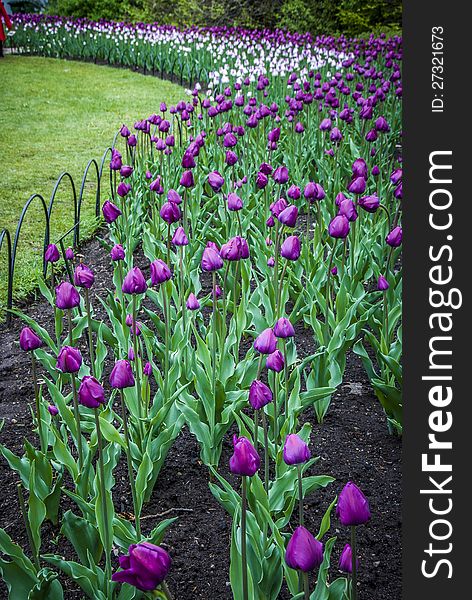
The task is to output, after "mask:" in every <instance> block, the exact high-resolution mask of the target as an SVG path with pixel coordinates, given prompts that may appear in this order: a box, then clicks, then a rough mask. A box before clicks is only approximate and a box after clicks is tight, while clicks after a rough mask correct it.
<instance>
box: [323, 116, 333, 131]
mask: <svg viewBox="0 0 472 600" xmlns="http://www.w3.org/2000/svg"><path fill="white" fill-rule="evenodd" d="M332 126H333V124H332V123H331V119H323V120H322V121H321V123H320V130H321V131H329V130H330V129H331V127H332Z"/></svg>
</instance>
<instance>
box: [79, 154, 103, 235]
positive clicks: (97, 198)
mask: <svg viewBox="0 0 472 600" xmlns="http://www.w3.org/2000/svg"><path fill="white" fill-rule="evenodd" d="M92 165H93V166H94V167H95V174H96V176H97V187H96V189H95V216H96V217H98V215H99V214H100V182H101V177H100V170H99V168H98V163H97V161H96V160H95V159H94V158H92V159H90V160H89V161H88V163H87V166H86V167H85V170H84V174H83V175H82V182H81V184H80V190H79V199H78V203H77V220H76V232H77V242H78V241H79V240H80V214H81V209H82V201H83V196H84V191H85V184H86V183H87V176H88V174H89V171H90V167H91V166H92Z"/></svg>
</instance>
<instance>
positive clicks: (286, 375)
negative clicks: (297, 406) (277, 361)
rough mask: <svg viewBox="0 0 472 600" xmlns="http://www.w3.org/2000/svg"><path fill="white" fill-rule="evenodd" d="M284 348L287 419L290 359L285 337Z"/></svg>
mask: <svg viewBox="0 0 472 600" xmlns="http://www.w3.org/2000/svg"><path fill="white" fill-rule="evenodd" d="M282 344H283V350H284V380H285V409H284V410H285V420H287V419H288V361H287V341H286V340H285V338H284V339H283V342H282Z"/></svg>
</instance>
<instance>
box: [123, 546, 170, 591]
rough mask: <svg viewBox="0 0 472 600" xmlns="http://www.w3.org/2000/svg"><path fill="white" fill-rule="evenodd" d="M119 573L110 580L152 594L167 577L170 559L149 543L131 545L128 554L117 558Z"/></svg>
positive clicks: (162, 551)
mask: <svg viewBox="0 0 472 600" xmlns="http://www.w3.org/2000/svg"><path fill="white" fill-rule="evenodd" d="M119 562H120V567H121V569H122V570H121V571H117V572H116V573H113V575H112V580H113V581H117V582H119V583H127V584H129V585H132V586H133V587H135V588H137V589H138V590H141V591H142V592H152V591H154V590H155V589H156V588H157V587H158V585H160V584H161V583H162V582H163V581H164V579H165V578H166V577H167V574H168V572H169V569H170V566H171V562H172V561H171V558H170V556H169V555H168V554H167V552H166V551H165V550H163V549H162V548H160V547H159V546H155V545H154V544H151V543H150V542H142V543H140V544H132V545H131V546H130V547H129V548H128V554H127V555H125V556H120V557H119Z"/></svg>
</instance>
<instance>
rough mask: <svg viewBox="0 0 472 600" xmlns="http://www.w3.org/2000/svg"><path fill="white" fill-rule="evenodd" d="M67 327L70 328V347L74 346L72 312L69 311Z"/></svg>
mask: <svg viewBox="0 0 472 600" xmlns="http://www.w3.org/2000/svg"><path fill="white" fill-rule="evenodd" d="M67 325H68V327H69V346H73V345H74V337H73V335H72V310H71V309H70V308H68V309H67Z"/></svg>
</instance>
